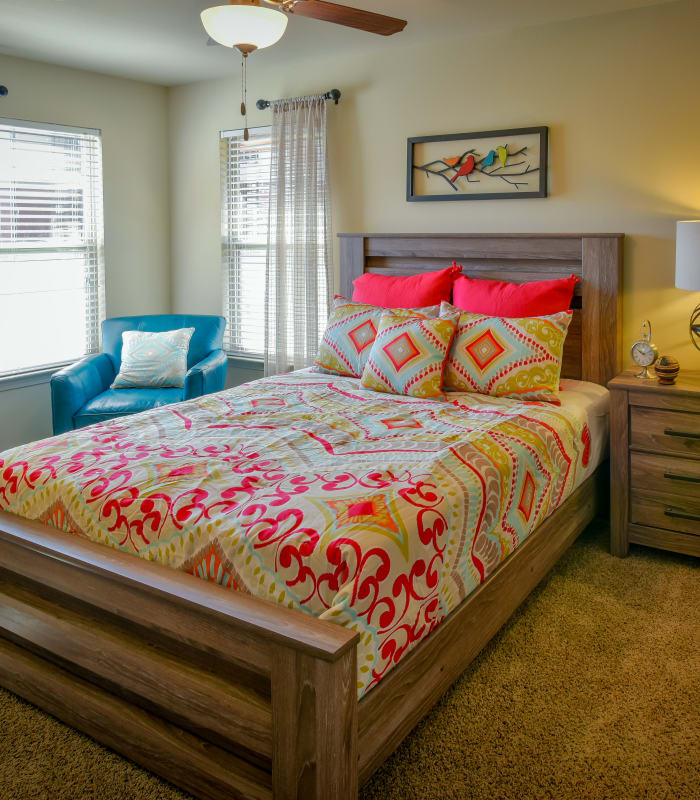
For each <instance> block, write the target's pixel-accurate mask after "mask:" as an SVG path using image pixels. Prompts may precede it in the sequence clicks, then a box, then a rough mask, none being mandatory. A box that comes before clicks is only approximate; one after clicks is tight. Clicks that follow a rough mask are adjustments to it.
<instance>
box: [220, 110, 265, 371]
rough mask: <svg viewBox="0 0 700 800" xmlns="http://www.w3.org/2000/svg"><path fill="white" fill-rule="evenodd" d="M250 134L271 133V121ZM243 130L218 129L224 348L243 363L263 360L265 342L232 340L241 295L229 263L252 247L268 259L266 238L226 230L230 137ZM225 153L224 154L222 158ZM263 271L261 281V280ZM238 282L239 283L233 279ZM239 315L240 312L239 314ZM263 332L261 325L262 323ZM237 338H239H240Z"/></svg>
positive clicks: (236, 330)
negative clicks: (253, 239)
mask: <svg viewBox="0 0 700 800" xmlns="http://www.w3.org/2000/svg"><path fill="white" fill-rule="evenodd" d="M248 130H249V132H250V134H251V138H252V136H253V135H255V134H263V135H270V134H271V133H272V125H258V126H255V127H252V128H249V129H248ZM243 134H244V129H243V128H236V129H230V130H222V131H220V132H219V165H220V172H221V195H220V202H221V269H222V280H223V314H224V317H225V319H226V334H225V337H224V349H225V351H226V355H227V356H228V358H229V360H230V361H233V362H238V363H240V364H241V365H242V366H245V365H246V364H251V365H252V364H254V365H260V364H262V363H263V361H264V357H265V355H264V347H265V343H264V341H263V342H262V349H261V350H260V351H259V352H258V351H252V350H244V349H243V348H242V347H236V346H235V345H234V342H235V341H236V337H237V336H238V335H239V334H240V328H239V327H238V326H237V325H236V319H234V316H235V315H232V314H231V310H232V308H234V307H235V305H236V303H237V302H238V301H239V298H240V297H241V292H240V281H241V273H240V271H239V270H237V269H235V268H234V267H232V265H233V264H235V263H236V262H239V261H240V257H241V251H242V250H243V249H245V250H249V251H250V250H254V251H258V252H260V253H264V254H265V262H267V253H268V251H269V247H270V245H269V241H266V242H265V243H264V244H262V243H258V244H250V243H246V242H243V241H238V242H236V241H232V240H231V238H230V236H229V234H230V229H231V224H230V209H231V207H232V206H233V204H232V203H231V202H230V201H229V199H228V192H229V190H228V187H227V185H226V181H227V178H228V174H229V170H230V166H231V165H230V155H229V152H228V151H229V147H230V144H229V141H230V140H231V139H232V138H234V137H235V138H238V139H242V138H243ZM224 154H226V158H225V159H224ZM271 156H272V144H270V157H271ZM269 185H270V184H269V177H268V215H267V217H266V219H265V225H266V227H267V228H268V230H269ZM264 277H265V276H264V275H263V282H264ZM236 282H238V285H235V283H236ZM241 317H242V313H241V312H239V314H238V318H239V319H240V318H241ZM263 336H264V326H263ZM239 341H240V339H239Z"/></svg>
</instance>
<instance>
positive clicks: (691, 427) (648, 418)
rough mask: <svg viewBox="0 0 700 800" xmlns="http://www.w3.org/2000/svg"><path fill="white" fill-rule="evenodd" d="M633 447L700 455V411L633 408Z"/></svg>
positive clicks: (669, 452)
mask: <svg viewBox="0 0 700 800" xmlns="http://www.w3.org/2000/svg"><path fill="white" fill-rule="evenodd" d="M630 447H631V448H634V449H638V450H651V451H656V452H660V453H668V454H669V455H678V456H686V457H691V458H700V414H688V413H685V412H682V411H661V410H659V409H655V408H640V407H638V406H634V407H632V408H631V409H630Z"/></svg>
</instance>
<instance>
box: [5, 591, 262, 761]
mask: <svg viewBox="0 0 700 800" xmlns="http://www.w3.org/2000/svg"><path fill="white" fill-rule="evenodd" d="M57 599H58V598H57ZM57 599H51V600H49V599H44V598H42V597H40V596H38V595H37V594H36V593H33V592H31V591H29V590H28V589H26V588H23V587H19V586H16V585H12V584H10V583H8V582H7V581H2V580H0V636H4V637H5V638H7V639H10V640H12V641H13V642H15V643H16V644H19V645H21V646H23V647H25V648H27V649H28V650H31V651H33V652H35V653H37V654H38V655H41V656H43V657H44V658H46V659H48V660H50V661H53V662H55V663H57V664H59V665H61V666H63V667H65V668H66V669H68V670H69V671H71V672H74V673H76V674H77V675H80V676H81V677H83V678H85V679H86V680H89V681H91V682H92V683H95V684H97V685H100V686H102V687H103V688H105V689H107V690H108V691H111V692H114V693H115V694H118V695H120V696H122V697H124V698H128V699H130V700H131V701H132V702H135V703H137V704H138V705H139V706H141V707H143V708H146V709H148V710H150V711H153V712H154V713H156V714H158V715H159V716H160V717H162V718H164V719H167V720H169V721H171V722H173V723H175V724H176V725H179V726H181V727H183V728H186V729H188V730H189V731H190V732H192V733H195V734H196V735H198V736H200V737H201V738H204V739H207V740H208V741H210V742H213V743H215V744H218V745H219V746H221V747H225V748H227V749H229V750H235V746H236V745H240V746H242V747H245V748H246V749H247V750H249V751H251V752H252V753H254V754H255V755H259V756H261V757H263V758H264V759H266V760H267V762H269V761H270V759H271V757H272V709H271V706H270V701H269V698H268V697H265V696H261V695H260V694H258V693H257V692H255V691H253V690H251V689H249V688H247V687H246V686H241V685H239V684H236V683H235V682H234V681H233V680H230V679H227V678H231V677H233V675H235V672H232V671H231V670H228V671H227V672H228V674H226V673H225V674H224V675H223V676H222V675H217V674H215V673H213V672H209V671H206V670H204V669H202V668H201V667H198V666H195V665H194V664H192V663H188V662H187V661H186V660H183V659H178V658H177V657H176V656H174V655H173V654H171V653H168V652H167V651H164V650H162V649H160V648H158V647H155V646H153V645H152V644H151V643H150V642H148V641H144V640H143V639H141V638H139V637H138V635H134V634H129V633H127V632H125V631H124V630H122V629H120V628H119V627H117V626H116V625H114V624H111V623H110V622H109V621H107V620H106V619H100V620H99V621H98V620H96V619H95V614H94V610H92V609H91V610H90V611H89V612H88V613H82V614H80V613H77V612H76V611H73V610H69V609H67V608H64V607H62V606H61V605H60V603H59V602H57ZM97 621H98V622H99V624H97V625H96V624H95V623H96V622H97ZM268 766H269V763H268Z"/></svg>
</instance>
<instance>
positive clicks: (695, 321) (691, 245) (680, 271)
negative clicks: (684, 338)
mask: <svg viewBox="0 0 700 800" xmlns="http://www.w3.org/2000/svg"><path fill="white" fill-rule="evenodd" d="M676 288H677V289H687V290H688V291H690V292H700V220H688V221H687V222H678V223H676ZM690 340H691V342H692V343H693V344H694V345H695V346H696V347H697V348H698V350H700V303H698V305H697V306H695V309H694V310H693V312H692V313H691V315H690Z"/></svg>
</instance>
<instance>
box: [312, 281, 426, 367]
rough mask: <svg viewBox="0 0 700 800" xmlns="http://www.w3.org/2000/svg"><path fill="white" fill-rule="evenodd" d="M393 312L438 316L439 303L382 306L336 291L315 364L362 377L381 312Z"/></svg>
mask: <svg viewBox="0 0 700 800" xmlns="http://www.w3.org/2000/svg"><path fill="white" fill-rule="evenodd" d="M387 312H390V313H392V314H396V315H397V316H402V317H423V316H431V317H438V316H439V313H440V307H439V306H430V307H428V308H425V309H407V308H392V309H386V308H380V307H379V306H372V305H367V304H366V303H355V302H353V301H352V300H348V299H347V298H345V297H341V296H339V295H337V296H336V297H335V298H334V300H333V310H332V311H331V313H330V314H329V316H328V324H327V325H326V330H325V332H324V334H323V339H322V340H321V345H320V347H319V351H318V356H317V358H316V367H317V368H318V370H319V371H320V372H326V373H330V374H332V375H348V376H350V377H353V378H359V377H361V375H362V372H363V370H364V368H365V364H366V363H367V358H368V356H369V352H370V349H371V347H372V344H373V343H374V339H375V337H376V335H377V331H378V330H379V323H380V320H381V318H382V315H383V314H385V313H387Z"/></svg>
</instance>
